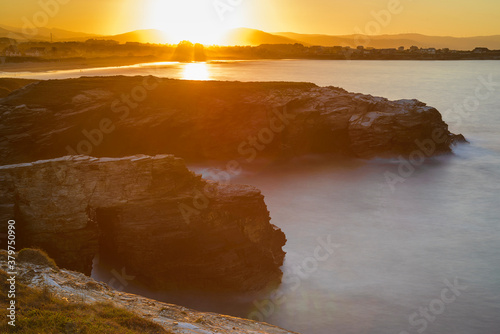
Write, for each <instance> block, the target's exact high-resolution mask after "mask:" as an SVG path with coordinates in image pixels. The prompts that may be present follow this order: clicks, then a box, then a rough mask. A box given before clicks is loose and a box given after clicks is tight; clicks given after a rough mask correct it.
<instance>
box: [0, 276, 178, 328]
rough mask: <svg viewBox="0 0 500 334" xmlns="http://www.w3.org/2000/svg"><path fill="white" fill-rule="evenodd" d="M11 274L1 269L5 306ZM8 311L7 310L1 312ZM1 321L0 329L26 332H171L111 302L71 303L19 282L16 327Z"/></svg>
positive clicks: (0, 305) (2, 298)
mask: <svg viewBox="0 0 500 334" xmlns="http://www.w3.org/2000/svg"><path fill="white" fill-rule="evenodd" d="M7 278H8V275H7V273H6V272H5V271H3V270H0V285H1V298H0V300H1V301H0V307H1V308H2V309H3V310H6V308H7V307H8V305H9V304H8V303H9V299H8V298H7V297H8V296H7V291H8V288H9V285H8V283H7ZM2 313H3V314H6V311H4V312H2ZM7 320H8V319H7V318H6V317H5V316H4V319H3V320H2V321H1V322H0V333H23V334H24V333H25V334H58V333H65V334H94V333H106V334H123V333H124V334H136V333H137V334H139V333H147V334H156V333H169V332H167V331H165V330H164V329H163V328H162V327H161V326H160V325H158V324H156V323H154V322H153V321H149V320H146V319H144V318H141V317H139V316H138V315H136V314H134V313H132V312H129V311H127V310H125V309H120V308H117V307H115V306H113V305H112V304H108V303H97V304H93V305H87V304H81V303H70V302H67V301H65V300H62V299H59V298H57V297H55V296H53V295H52V294H51V293H50V291H49V290H48V289H44V290H41V289H33V288H30V287H28V286H26V285H24V284H19V283H18V282H17V284H16V327H12V326H10V325H8V323H7Z"/></svg>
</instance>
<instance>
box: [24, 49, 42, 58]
mask: <svg viewBox="0 0 500 334" xmlns="http://www.w3.org/2000/svg"><path fill="white" fill-rule="evenodd" d="M24 54H25V55H26V56H28V57H43V56H45V54H46V50H45V48H30V49H28V50H26V52H24Z"/></svg>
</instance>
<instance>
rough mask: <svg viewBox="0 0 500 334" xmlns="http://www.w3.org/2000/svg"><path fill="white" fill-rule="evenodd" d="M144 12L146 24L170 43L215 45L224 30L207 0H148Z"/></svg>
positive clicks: (223, 25)
mask: <svg viewBox="0 0 500 334" xmlns="http://www.w3.org/2000/svg"><path fill="white" fill-rule="evenodd" d="M147 11H148V12H149V13H148V14H147V15H146V20H147V21H148V22H146V23H147V24H148V25H149V26H151V27H153V28H155V29H159V30H162V31H164V32H165V33H166V34H167V35H168V37H169V40H170V41H171V42H172V43H179V42H180V41H183V40H188V41H190V42H192V43H201V44H205V45H210V44H217V43H218V42H219V41H220V38H221V36H222V35H223V34H224V33H225V32H226V30H227V28H226V27H225V24H224V22H223V21H222V20H221V19H220V17H219V16H218V15H217V12H216V10H215V9H214V7H213V1H210V0H149V1H148V3H147Z"/></svg>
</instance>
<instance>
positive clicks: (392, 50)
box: [380, 49, 397, 55]
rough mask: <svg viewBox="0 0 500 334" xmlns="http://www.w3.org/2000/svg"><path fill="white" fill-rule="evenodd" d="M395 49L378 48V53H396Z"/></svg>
mask: <svg viewBox="0 0 500 334" xmlns="http://www.w3.org/2000/svg"><path fill="white" fill-rule="evenodd" d="M396 51H397V50H396V49H380V53H381V54H383V55H392V54H395V53H396Z"/></svg>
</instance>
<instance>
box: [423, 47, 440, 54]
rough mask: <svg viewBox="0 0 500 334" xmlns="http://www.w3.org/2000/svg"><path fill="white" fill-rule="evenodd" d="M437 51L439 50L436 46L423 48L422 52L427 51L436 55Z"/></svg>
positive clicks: (426, 52)
mask: <svg viewBox="0 0 500 334" xmlns="http://www.w3.org/2000/svg"><path fill="white" fill-rule="evenodd" d="M436 52H437V50H436V48H428V49H422V53H425V54H428V55H435V54H436Z"/></svg>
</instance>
